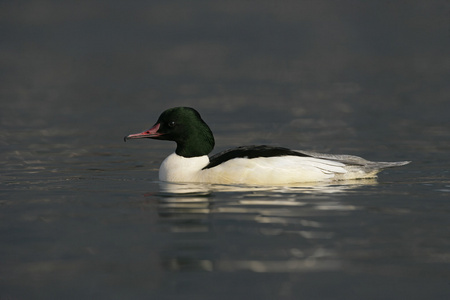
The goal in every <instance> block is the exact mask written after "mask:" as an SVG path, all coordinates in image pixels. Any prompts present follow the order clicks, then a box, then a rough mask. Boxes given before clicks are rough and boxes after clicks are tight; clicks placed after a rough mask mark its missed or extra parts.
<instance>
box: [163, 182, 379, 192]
mask: <svg viewBox="0 0 450 300" xmlns="http://www.w3.org/2000/svg"><path fill="white" fill-rule="evenodd" d="M375 184H377V180H376V179H375V178H371V179H361V180H348V181H340V182H336V183H333V184H331V183H326V182H317V183H308V184H296V185H285V186H252V185H222V184H202V183H173V182H159V187H160V193H161V195H163V196H204V195H209V194H211V193H212V192H252V193H256V192H262V193H266V192H280V193H283V192H285V193H296V192H298V193H312V194H314V193H316V194H327V193H340V192H346V191H351V190H352V189H356V188H359V187H362V186H367V185H375ZM260 195H264V194H260Z"/></svg>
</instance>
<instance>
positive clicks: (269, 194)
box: [158, 180, 376, 272]
mask: <svg viewBox="0 0 450 300" xmlns="http://www.w3.org/2000/svg"><path fill="white" fill-rule="evenodd" d="M371 184H376V181H375V180H372V181H364V182H362V181H357V182H351V183H346V184H340V185H336V184H334V185H325V184H323V185H318V184H317V185H313V186H311V185H309V186H306V185H305V186H283V187H277V186H275V187H256V186H223V185H204V184H178V183H177V184H175V183H160V195H159V197H158V199H159V202H158V213H159V215H160V217H161V222H162V223H164V226H165V228H166V229H167V230H168V231H169V232H170V234H171V235H172V238H173V239H171V241H172V242H170V243H169V244H167V245H166V246H167V247H166V248H165V249H164V251H162V253H161V257H162V260H163V265H164V267H165V268H166V269H167V270H171V271H185V270H202V271H223V272H234V271H244V270H245V271H252V272H311V271H323V270H336V269H339V268H340V267H341V266H342V263H343V262H342V260H341V259H340V258H339V255H338V254H337V250H336V247H335V246H334V245H335V241H334V239H335V236H336V234H335V232H334V230H333V228H334V225H333V224H334V222H336V220H338V219H339V218H340V217H342V216H344V217H345V215H346V214H349V213H351V212H352V211H355V210H358V207H356V206H354V205H349V204H346V203H345V202H343V201H342V200H341V199H342V198H344V197H340V196H339V195H342V193H346V192H347V193H351V192H352V190H355V189H358V188H360V187H362V186H367V185H371Z"/></svg>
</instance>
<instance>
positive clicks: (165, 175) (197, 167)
mask: <svg viewBox="0 0 450 300" xmlns="http://www.w3.org/2000/svg"><path fill="white" fill-rule="evenodd" d="M208 163H209V158H208V156H207V155H204V156H198V157H189V158H187V157H183V156H180V155H178V154H176V153H172V154H171V155H169V156H168V157H167V158H166V159H165V160H164V161H163V162H162V164H161V167H160V168H159V180H161V181H169V182H201V180H200V179H199V175H200V174H201V172H200V171H201V169H202V168H204V167H205V166H206V165H207V164H208Z"/></svg>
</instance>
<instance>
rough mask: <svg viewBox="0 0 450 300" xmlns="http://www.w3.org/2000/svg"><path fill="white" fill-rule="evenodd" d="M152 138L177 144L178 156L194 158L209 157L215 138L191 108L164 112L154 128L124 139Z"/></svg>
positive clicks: (171, 109)
mask: <svg viewBox="0 0 450 300" xmlns="http://www.w3.org/2000/svg"><path fill="white" fill-rule="evenodd" d="M142 138H151V139H157V140H169V141H174V142H176V143H177V150H176V151H175V152H176V153H177V154H178V155H181V156H184V157H194V156H202V155H207V154H208V153H210V152H211V151H212V149H213V148H214V136H213V134H212V132H211V129H209V127H208V125H207V124H206V123H205V121H203V120H202V118H201V116H200V114H199V113H198V112H197V111H196V110H195V109H193V108H190V107H175V108H170V109H168V110H166V111H164V112H163V113H162V114H161V115H160V116H159V118H158V121H156V124H155V125H153V127H152V128H150V129H148V130H146V131H143V132H140V133H135V134H130V135H127V136H126V137H124V141H127V140H131V139H142Z"/></svg>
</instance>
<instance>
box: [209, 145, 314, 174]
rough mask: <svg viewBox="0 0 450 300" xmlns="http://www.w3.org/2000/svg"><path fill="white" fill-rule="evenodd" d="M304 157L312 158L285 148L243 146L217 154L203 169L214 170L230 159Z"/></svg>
mask: <svg viewBox="0 0 450 300" xmlns="http://www.w3.org/2000/svg"><path fill="white" fill-rule="evenodd" d="M288 155H290V156H302V157H311V156H310V155H306V154H303V153H301V152H297V151H294V150H291V149H287V148H283V147H272V146H266V145H262V146H242V147H237V148H233V149H229V150H225V151H223V152H220V153H218V154H215V155H214V156H212V157H211V158H210V159H209V164H208V165H207V166H206V167H204V168H203V169H210V168H214V167H215V166H218V165H220V164H221V163H224V162H226V161H228V160H230V159H234V158H249V159H252V158H257V157H276V156H288Z"/></svg>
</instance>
